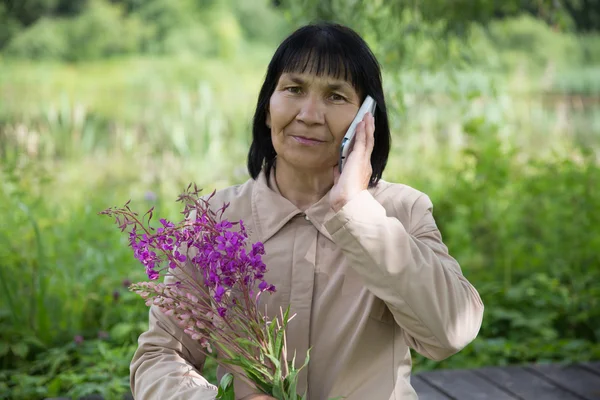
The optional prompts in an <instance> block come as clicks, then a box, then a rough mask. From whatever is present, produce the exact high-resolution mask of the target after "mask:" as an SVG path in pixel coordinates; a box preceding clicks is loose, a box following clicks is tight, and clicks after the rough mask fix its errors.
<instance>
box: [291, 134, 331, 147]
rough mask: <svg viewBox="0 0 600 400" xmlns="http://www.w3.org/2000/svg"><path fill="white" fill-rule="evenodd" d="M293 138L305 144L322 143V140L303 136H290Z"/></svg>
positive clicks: (314, 144)
mask: <svg viewBox="0 0 600 400" xmlns="http://www.w3.org/2000/svg"><path fill="white" fill-rule="evenodd" d="M292 137H293V138H294V140H296V141H297V142H298V143H300V144H303V145H305V146H316V145H318V144H321V143H324V142H323V141H322V140H317V139H310V138H307V137H304V136H292Z"/></svg>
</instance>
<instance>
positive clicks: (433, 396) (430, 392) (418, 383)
mask: <svg viewBox="0 0 600 400" xmlns="http://www.w3.org/2000/svg"><path fill="white" fill-rule="evenodd" d="M410 383H411V385H412V387H413V388H414V389H415V391H416V392H417V395H418V396H419V400H452V399H451V398H450V397H448V396H446V395H445V394H443V393H442V392H440V391H439V390H438V389H436V388H434V387H433V386H431V385H430V384H429V383H427V382H426V381H425V380H423V378H421V377H420V376H419V375H415V376H412V377H411V378H410Z"/></svg>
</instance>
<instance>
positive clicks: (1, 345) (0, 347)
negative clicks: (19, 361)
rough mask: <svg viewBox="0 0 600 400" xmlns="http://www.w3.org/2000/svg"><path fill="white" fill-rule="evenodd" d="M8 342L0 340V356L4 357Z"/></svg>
mask: <svg viewBox="0 0 600 400" xmlns="http://www.w3.org/2000/svg"><path fill="white" fill-rule="evenodd" d="M8 349H9V346H8V343H6V342H0V357H4V356H5V355H6V354H7V353H8Z"/></svg>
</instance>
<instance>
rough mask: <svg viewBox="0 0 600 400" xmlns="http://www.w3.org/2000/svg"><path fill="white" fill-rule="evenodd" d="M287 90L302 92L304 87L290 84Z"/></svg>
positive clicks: (294, 92) (296, 92) (295, 92)
mask: <svg viewBox="0 0 600 400" xmlns="http://www.w3.org/2000/svg"><path fill="white" fill-rule="evenodd" d="M285 90H287V91H288V92H290V93H293V94H299V93H300V92H302V88H300V87H299V86H289V87H287V88H285Z"/></svg>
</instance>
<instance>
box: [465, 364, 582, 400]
mask: <svg viewBox="0 0 600 400" xmlns="http://www.w3.org/2000/svg"><path fill="white" fill-rule="evenodd" d="M473 372H475V373H476V374H477V375H479V376H481V377H482V378H484V379H486V380H488V381H490V382H493V383H494V384H495V385H496V386H499V387H502V388H504V389H505V390H507V391H508V392H510V393H511V394H514V395H515V397H516V398H519V399H523V400H539V399H544V400H581V397H578V396H575V395H573V394H571V393H569V392H567V391H565V390H563V389H561V388H559V387H557V386H556V385H554V384H552V383H550V382H548V381H547V380H546V379H544V378H542V377H540V376H539V375H537V374H534V373H532V372H530V371H528V370H526V369H525V368H523V367H486V368H480V369H477V370H474V371H473Z"/></svg>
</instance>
